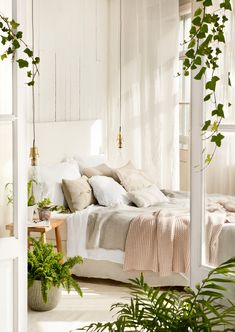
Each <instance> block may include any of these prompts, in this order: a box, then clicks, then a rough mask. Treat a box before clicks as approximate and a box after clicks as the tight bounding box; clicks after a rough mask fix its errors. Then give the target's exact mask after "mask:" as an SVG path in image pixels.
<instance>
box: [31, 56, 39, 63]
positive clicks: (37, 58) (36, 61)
mask: <svg viewBox="0 0 235 332" xmlns="http://www.w3.org/2000/svg"><path fill="white" fill-rule="evenodd" d="M39 62H40V58H39V57H38V56H36V58H35V59H34V60H33V61H32V63H33V64H34V65H37V64H39Z"/></svg>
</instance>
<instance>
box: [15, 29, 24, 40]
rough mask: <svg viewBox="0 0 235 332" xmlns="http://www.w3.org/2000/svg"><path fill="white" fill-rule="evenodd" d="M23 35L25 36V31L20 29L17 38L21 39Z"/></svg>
mask: <svg viewBox="0 0 235 332" xmlns="http://www.w3.org/2000/svg"><path fill="white" fill-rule="evenodd" d="M22 37H23V32H22V31H18V32H17V33H16V38H18V39H21V38H22Z"/></svg>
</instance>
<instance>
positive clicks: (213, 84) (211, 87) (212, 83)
mask: <svg viewBox="0 0 235 332" xmlns="http://www.w3.org/2000/svg"><path fill="white" fill-rule="evenodd" d="M217 81H219V77H218V76H213V77H212V79H211V81H208V82H207V83H206V89H208V90H212V91H215V88H216V82H217Z"/></svg>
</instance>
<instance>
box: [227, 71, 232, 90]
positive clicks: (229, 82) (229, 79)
mask: <svg viewBox="0 0 235 332" xmlns="http://www.w3.org/2000/svg"><path fill="white" fill-rule="evenodd" d="M228 85H229V86H232V83H231V78H230V71H229V72H228Z"/></svg>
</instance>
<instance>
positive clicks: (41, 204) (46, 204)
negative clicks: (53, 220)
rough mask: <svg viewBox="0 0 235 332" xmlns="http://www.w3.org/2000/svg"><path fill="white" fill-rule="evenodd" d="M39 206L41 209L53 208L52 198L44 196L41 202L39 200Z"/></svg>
mask: <svg viewBox="0 0 235 332" xmlns="http://www.w3.org/2000/svg"><path fill="white" fill-rule="evenodd" d="M38 207H39V208H40V209H46V210H51V209H52V208H53V206H52V205H51V199H50V198H49V197H45V198H43V199H42V200H41V201H40V202H38Z"/></svg>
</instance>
